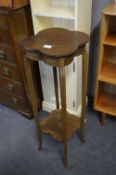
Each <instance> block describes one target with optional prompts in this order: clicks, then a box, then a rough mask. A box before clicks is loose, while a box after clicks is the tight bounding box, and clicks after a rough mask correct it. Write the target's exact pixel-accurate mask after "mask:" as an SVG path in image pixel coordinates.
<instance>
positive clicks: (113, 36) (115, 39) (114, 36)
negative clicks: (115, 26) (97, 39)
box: [103, 32, 116, 46]
mask: <svg viewBox="0 0 116 175" xmlns="http://www.w3.org/2000/svg"><path fill="white" fill-rule="evenodd" d="M103 44H106V45H110V46H116V32H112V33H110V34H108V36H107V37H106V38H105V39H104V41H103Z"/></svg>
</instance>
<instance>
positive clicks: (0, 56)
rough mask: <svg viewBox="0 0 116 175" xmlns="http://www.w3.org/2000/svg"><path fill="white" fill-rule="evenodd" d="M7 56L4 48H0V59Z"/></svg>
mask: <svg viewBox="0 0 116 175" xmlns="http://www.w3.org/2000/svg"><path fill="white" fill-rule="evenodd" d="M4 58H5V52H4V51H3V50H0V59H4Z"/></svg>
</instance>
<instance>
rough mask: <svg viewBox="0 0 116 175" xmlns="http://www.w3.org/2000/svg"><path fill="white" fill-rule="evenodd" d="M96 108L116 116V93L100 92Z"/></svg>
mask: <svg viewBox="0 0 116 175" xmlns="http://www.w3.org/2000/svg"><path fill="white" fill-rule="evenodd" d="M95 109H96V110H98V111H100V112H103V113H106V114H109V115H113V116H115V117H116V95H115V94H110V93H106V92H104V93H102V94H100V95H99V97H98V99H97V102H96V104H95Z"/></svg>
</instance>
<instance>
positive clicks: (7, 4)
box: [0, 0, 29, 9]
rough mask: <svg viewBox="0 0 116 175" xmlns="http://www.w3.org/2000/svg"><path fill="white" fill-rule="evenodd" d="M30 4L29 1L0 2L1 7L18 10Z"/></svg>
mask: <svg viewBox="0 0 116 175" xmlns="http://www.w3.org/2000/svg"><path fill="white" fill-rule="evenodd" d="M27 4H29V0H0V7H7V8H12V9H18V8H21V7H23V6H25V5H27Z"/></svg>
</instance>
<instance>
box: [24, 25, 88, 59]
mask: <svg viewBox="0 0 116 175" xmlns="http://www.w3.org/2000/svg"><path fill="white" fill-rule="evenodd" d="M87 42H88V35H87V34H85V33H82V32H77V31H69V30H67V29H64V28H48V29H45V30H42V31H40V32H39V33H38V34H37V35H35V36H33V37H31V38H30V39H28V40H26V41H25V42H24V47H25V49H26V50H27V51H36V52H40V53H41V54H44V55H46V56H51V57H63V56H67V55H71V54H73V53H74V52H75V51H76V50H77V49H78V47H81V46H82V45H84V44H86V43H87Z"/></svg>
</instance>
